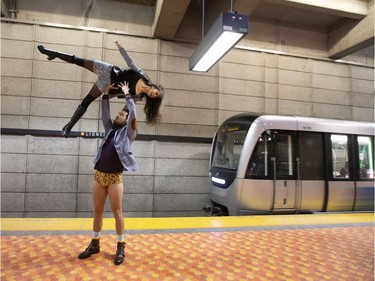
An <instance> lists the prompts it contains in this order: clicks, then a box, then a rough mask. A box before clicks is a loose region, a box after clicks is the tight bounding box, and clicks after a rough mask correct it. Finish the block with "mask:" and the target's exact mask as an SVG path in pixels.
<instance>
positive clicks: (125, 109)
mask: <svg viewBox="0 0 375 281" xmlns="http://www.w3.org/2000/svg"><path fill="white" fill-rule="evenodd" d="M122 111H125V112H127V113H128V114H129V109H128V107H127V106H126V105H125V106H124V107H123V108H122Z"/></svg>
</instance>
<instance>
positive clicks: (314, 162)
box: [204, 114, 375, 215]
mask: <svg viewBox="0 0 375 281" xmlns="http://www.w3.org/2000/svg"><path fill="white" fill-rule="evenodd" d="M374 131H375V125H374V123H369V122H355V121H344V120H331V119H321V118H313V117H297V116H279V115H261V116H257V115H252V114H239V115H236V116H233V117H231V118H229V119H227V120H226V121H224V122H223V124H222V125H221V126H220V127H219V129H218V130H217V132H216V134H215V136H214V138H213V142H212V148H211V156H210V167H209V177H210V181H211V184H212V190H211V194H210V200H211V203H212V204H211V205H207V206H205V207H204V209H205V210H206V211H207V213H209V214H211V215H252V214H283V213H289V214H290V213H314V212H351V211H374V151H373V149H374V146H373V145H374Z"/></svg>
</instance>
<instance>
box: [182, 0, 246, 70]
mask: <svg viewBox="0 0 375 281" xmlns="http://www.w3.org/2000/svg"><path fill="white" fill-rule="evenodd" d="M231 10H232V12H231V13H228V12H222V13H221V14H220V16H219V17H218V18H217V19H216V21H215V23H214V24H213V25H212V26H211V28H210V30H209V31H208V32H207V34H206V35H205V36H204V38H203V39H202V41H201V42H200V44H199V45H198V47H197V49H196V50H195V52H194V53H193V54H192V56H191V57H190V59H189V70H192V71H201V72H207V71H209V70H210V69H211V68H212V67H213V66H214V65H215V64H216V63H217V62H218V61H219V60H220V59H221V58H222V57H223V56H224V55H225V54H226V53H228V52H229V51H230V49H231V48H232V47H233V46H235V45H236V44H237V43H238V42H239V41H240V40H241V39H242V38H243V37H244V36H245V35H246V34H247V32H248V17H247V16H245V15H240V14H237V13H235V12H233V0H231ZM202 14H203V15H202V26H204V25H203V23H204V19H203V17H204V1H203V13H202ZM203 29H204V28H202V35H203ZM202 37H203V36H202Z"/></svg>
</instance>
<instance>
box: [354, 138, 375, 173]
mask: <svg viewBox="0 0 375 281" xmlns="http://www.w3.org/2000/svg"><path fill="white" fill-rule="evenodd" d="M357 141H358V159H359V175H360V179H373V178H374V152H373V150H372V148H373V142H372V138H371V137H358V138H357Z"/></svg>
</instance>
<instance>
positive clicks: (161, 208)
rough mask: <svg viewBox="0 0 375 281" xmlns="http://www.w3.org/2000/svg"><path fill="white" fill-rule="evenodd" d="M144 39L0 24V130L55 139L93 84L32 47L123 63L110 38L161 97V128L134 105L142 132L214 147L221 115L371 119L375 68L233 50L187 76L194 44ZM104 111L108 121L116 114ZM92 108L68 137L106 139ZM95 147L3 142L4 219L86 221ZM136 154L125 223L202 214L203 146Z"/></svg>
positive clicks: (140, 146) (164, 145)
mask: <svg viewBox="0 0 375 281" xmlns="http://www.w3.org/2000/svg"><path fill="white" fill-rule="evenodd" d="M20 2H21V3H22V1H20ZM47 2H48V1H46V3H47ZM99 2H100V1H99ZM113 2H115V1H113ZM24 3H27V2H24ZM75 20H76V21H77V22H78V16H77V18H76V19H75ZM136 30H138V31H139V29H136ZM147 32H148V29H147V28H144V30H143V31H141V33H142V34H143V35H144V36H143V37H139V36H133V35H129V34H128V35H125V34H124V33H115V32H105V31H93V30H83V29H78V28H62V27H54V26H51V25H41V24H33V23H22V22H5V21H3V22H2V24H1V127H2V128H22V129H46V130H60V129H61V128H62V127H63V125H64V124H66V123H67V122H68V121H69V118H70V116H71V115H72V113H73V112H74V110H75V108H76V107H77V105H78V104H79V103H80V100H81V99H82V98H83V97H84V96H85V95H86V93H87V92H88V90H89V89H90V87H91V85H92V83H93V82H94V81H95V78H96V77H95V75H93V74H91V73H89V72H88V71H87V70H84V69H82V68H80V67H78V66H75V65H70V64H67V63H65V62H62V61H59V60H57V59H56V60H54V61H47V60H46V59H45V57H44V56H42V55H41V54H40V53H39V52H38V51H37V49H36V46H37V44H40V43H42V44H44V45H46V46H48V47H51V48H56V49H58V50H61V51H64V52H68V53H73V54H76V55H78V56H83V57H89V58H96V59H102V60H105V61H108V62H111V63H114V64H117V65H124V63H123V60H122V58H121V56H120V55H119V53H118V51H117V49H116V48H115V46H114V44H113V41H114V40H119V41H120V42H121V43H122V44H123V45H124V46H125V48H126V49H127V50H128V52H129V54H130V55H131V57H132V58H133V59H134V61H136V62H137V64H138V65H139V66H141V67H142V68H144V69H145V70H146V71H147V73H148V74H149V75H150V76H151V78H153V80H157V81H159V82H160V83H161V84H162V85H163V86H164V88H165V105H164V109H163V122H162V123H161V124H160V125H157V126H148V125H146V124H145V122H144V121H145V118H144V114H143V112H142V107H143V104H142V103H139V104H137V110H138V116H139V118H138V119H139V133H140V134H151V135H153V134H154V135H172V136H196V137H212V136H213V134H214V132H215V130H216V129H217V126H218V125H219V124H220V123H221V122H222V121H223V120H225V119H226V118H227V117H229V116H232V115H234V114H237V113H241V112H247V111H251V112H255V113H269V114H286V115H302V116H315V117H327V118H336V119H348V120H358V121H372V122H373V121H374V114H373V112H374V69H373V68H372V67H366V66H359V65H352V64H343V63H335V62H332V61H328V60H324V59H314V58H312V57H313V56H311V58H309V57H301V56H300V57H298V56H291V55H277V54H272V53H265V52H256V51H250V50H243V49H234V50H232V51H231V52H229V53H228V54H227V55H226V56H225V58H224V59H223V60H222V61H221V62H220V63H219V64H218V65H217V66H215V67H214V68H213V69H212V70H211V71H210V72H208V73H204V74H202V73H194V72H189V71H188V60H189V57H190V55H191V54H192V52H193V51H194V49H195V47H196V46H192V45H187V44H178V43H173V42H167V41H160V40H157V39H152V38H149V37H147V36H146V35H147ZM290 32H293V31H290ZM135 33H136V32H135ZM135 35H139V34H135ZM259 44H260V43H259ZM301 48H303V44H302V46H301ZM319 49H320V48H319ZM310 52H311V51H308V53H310ZM319 52H320V51H319ZM305 55H306V54H305ZM111 102H112V104H111V109H112V112H113V113H114V112H116V111H117V110H118V109H119V108H121V106H122V103H121V100H120V101H119V100H111ZM99 108H100V102H99V101H95V102H94V103H93V104H92V105H91V106H90V107H89V110H88V111H87V112H86V114H85V115H84V117H83V118H82V119H81V121H80V122H79V123H77V125H76V126H75V127H74V129H73V130H85V131H103V130H102V125H101V122H100V120H99V117H100V110H99ZM99 141H100V140H99V139H82V138H68V139H65V138H47V137H35V136H13V135H2V136H1V151H2V155H1V156H2V157H1V192H2V193H1V202H2V207H1V211H2V216H3V217H22V216H24V217H76V216H77V217H90V216H91V209H92V207H91V183H92V175H93V165H92V158H93V155H94V154H95V152H96V149H97V146H98V144H99ZM134 151H135V155H136V156H137V160H138V162H139V166H140V169H139V171H137V172H135V173H124V194H125V195H124V213H125V215H126V216H197V215H203V212H202V210H201V209H202V206H203V205H204V204H205V203H206V202H208V200H209V199H208V198H209V197H208V195H209V191H210V185H209V182H208V159H209V153H210V145H209V144H197V143H168V142H157V141H136V142H135V143H134ZM106 215H107V216H110V215H111V214H110V209H109V206H107V213H106Z"/></svg>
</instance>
